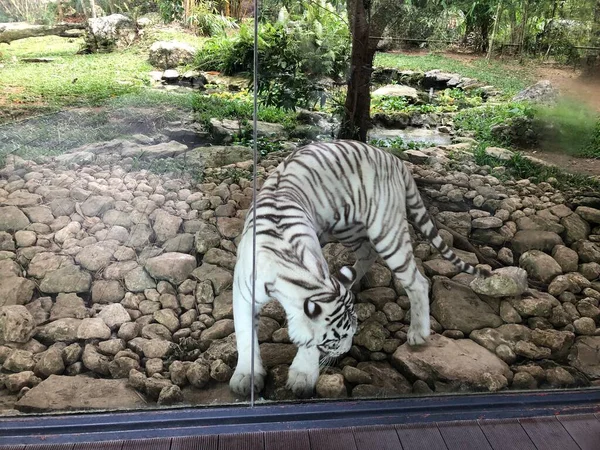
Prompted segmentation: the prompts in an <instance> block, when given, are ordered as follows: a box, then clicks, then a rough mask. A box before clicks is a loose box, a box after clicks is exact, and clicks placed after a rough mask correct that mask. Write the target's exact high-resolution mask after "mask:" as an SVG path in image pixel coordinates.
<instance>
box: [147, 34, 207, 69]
mask: <svg viewBox="0 0 600 450" xmlns="http://www.w3.org/2000/svg"><path fill="white" fill-rule="evenodd" d="M196 51H197V50H196V49H195V48H194V47H192V46H191V45H190V44H186V43H185V42H177V41H157V42H155V43H154V44H152V46H151V47H150V51H149V54H148V61H149V62H150V64H152V65H153V66H154V67H159V68H161V69H172V68H174V67H177V66H182V65H185V64H189V63H191V62H193V60H194V56H195V55H196Z"/></svg>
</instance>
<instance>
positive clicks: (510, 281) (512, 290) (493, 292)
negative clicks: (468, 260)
mask: <svg viewBox="0 0 600 450" xmlns="http://www.w3.org/2000/svg"><path fill="white" fill-rule="evenodd" d="M470 286H471V289H473V291H475V292H476V293H477V294H481V295H488V296H490V297H516V296H519V295H521V294H522V293H523V292H525V290H526V289H527V287H528V284H527V272H526V271H525V270H523V269H519V268H517V267H503V268H500V269H497V270H494V271H493V272H492V276H491V277H487V278H483V277H478V278H475V279H474V280H473V281H472V282H471V284H470Z"/></svg>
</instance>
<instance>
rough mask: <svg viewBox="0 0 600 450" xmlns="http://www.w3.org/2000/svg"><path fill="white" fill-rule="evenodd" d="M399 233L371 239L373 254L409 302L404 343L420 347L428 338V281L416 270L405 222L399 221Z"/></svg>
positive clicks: (396, 231) (397, 231) (374, 236)
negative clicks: (398, 284)
mask: <svg viewBox="0 0 600 450" xmlns="http://www.w3.org/2000/svg"><path fill="white" fill-rule="evenodd" d="M398 222H400V223H401V224H402V225H401V226H400V230H398V229H396V230H394V231H391V232H388V233H387V234H386V235H383V236H381V235H377V234H375V235H371V234H370V238H371V240H372V242H376V244H374V247H375V249H376V250H377V253H378V254H379V255H380V256H381V257H382V258H383V260H384V261H385V262H386V264H387V265H388V267H389V268H390V269H391V271H392V273H393V274H394V276H395V277H396V278H397V279H398V280H400V282H401V283H402V286H403V287H404V289H405V290H406V293H407V294H408V298H409V300H410V327H409V329H408V343H409V344H410V345H420V344H423V343H425V339H426V338H427V336H429V334H430V320H429V281H428V280H427V278H425V277H424V276H423V275H422V274H421V272H420V271H419V269H418V267H417V263H416V261H415V257H414V255H413V247H412V243H411V241H410V234H409V232H408V223H407V222H406V220H401V221H400V220H399V221H398Z"/></svg>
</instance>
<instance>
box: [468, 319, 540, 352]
mask: <svg viewBox="0 0 600 450" xmlns="http://www.w3.org/2000/svg"><path fill="white" fill-rule="evenodd" d="M469 337H470V339H471V340H473V341H475V342H476V343H477V344H479V345H481V346H482V347H485V348H486V349H488V350H489V351H491V352H495V351H496V350H497V348H498V347H499V346H500V345H506V346H508V347H509V348H510V349H513V350H514V348H515V346H516V344H517V342H520V341H530V340H531V330H530V329H529V328H527V327H526V326H524V325H517V324H507V325H501V326H499V327H498V328H484V329H481V330H475V331H473V332H472V333H471V335H470V336H469Z"/></svg>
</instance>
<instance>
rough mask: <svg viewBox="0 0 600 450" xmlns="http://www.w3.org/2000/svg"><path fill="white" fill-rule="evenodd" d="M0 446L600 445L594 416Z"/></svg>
mask: <svg viewBox="0 0 600 450" xmlns="http://www.w3.org/2000/svg"><path fill="white" fill-rule="evenodd" d="M0 449H1V450H9V449H10V450H280V449H281V450H600V415H599V414H595V415H594V414H579V415H566V416H554V417H542V418H527V419H503V420H469V421H459V422H443V423H428V424H411V425H396V426H382V427H377V426H369V427H354V428H330V429H312V430H297V431H276V432H265V433H261V432H258V433H245V434H222V435H207V436H194V437H176V438H169V439H149V440H130V441H110V442H99V443H79V444H52V445H43V444H34V445H16V446H0Z"/></svg>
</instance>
